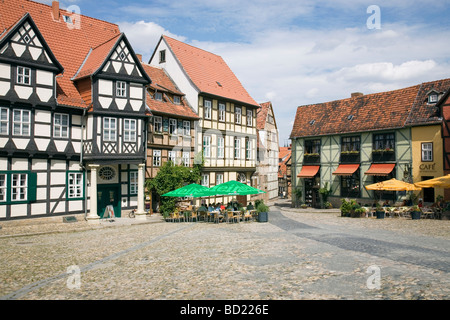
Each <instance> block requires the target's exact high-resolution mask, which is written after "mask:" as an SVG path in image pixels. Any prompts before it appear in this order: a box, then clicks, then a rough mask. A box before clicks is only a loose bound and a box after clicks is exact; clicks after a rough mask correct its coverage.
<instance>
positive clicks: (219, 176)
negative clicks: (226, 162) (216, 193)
mask: <svg viewBox="0 0 450 320" xmlns="http://www.w3.org/2000/svg"><path fill="white" fill-rule="evenodd" d="M222 183H223V173H216V186H217V185H219V184H222Z"/></svg>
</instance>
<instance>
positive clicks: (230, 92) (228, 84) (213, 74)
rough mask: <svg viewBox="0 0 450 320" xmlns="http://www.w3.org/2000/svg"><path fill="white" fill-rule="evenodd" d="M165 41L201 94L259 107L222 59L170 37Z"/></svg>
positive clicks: (166, 37)
mask: <svg viewBox="0 0 450 320" xmlns="http://www.w3.org/2000/svg"><path fill="white" fill-rule="evenodd" d="M163 39H164V40H165V41H166V43H167V44H168V46H169V47H170V49H171V50H172V52H173V53H174V54H175V56H176V57H177V59H178V61H179V62H180V64H181V66H182V67H183V69H184V71H185V72H186V74H187V75H188V76H189V78H190V79H191V80H192V82H193V83H194V84H195V86H196V87H197V88H198V89H199V90H200V92H203V93H209V94H212V95H216V96H219V97H224V98H227V99H231V100H236V101H238V102H241V103H245V104H249V105H253V106H258V103H257V102H256V101H255V100H253V98H252V97H251V96H250V95H249V94H248V92H247V91H246V90H245V89H244V87H243V86H242V84H241V82H240V81H239V80H238V78H237V77H236V75H235V74H234V73H233V71H231V69H230V68H229V67H228V65H227V64H226V63H225V61H224V60H223V59H222V57H220V56H218V55H215V54H213V53H210V52H208V51H205V50H202V49H199V48H196V47H193V46H191V45H188V44H185V43H183V42H181V41H178V40H175V39H172V38H170V37H168V36H163Z"/></svg>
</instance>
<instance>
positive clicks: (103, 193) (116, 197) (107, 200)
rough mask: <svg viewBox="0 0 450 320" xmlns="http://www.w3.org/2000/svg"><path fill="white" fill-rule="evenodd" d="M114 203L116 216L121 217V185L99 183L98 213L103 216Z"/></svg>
mask: <svg viewBox="0 0 450 320" xmlns="http://www.w3.org/2000/svg"><path fill="white" fill-rule="evenodd" d="M109 205H112V206H113V208H114V216H115V217H117V218H119V217H120V215H121V212H120V185H115V184H99V185H97V214H98V215H99V216H100V218H103V214H104V213H105V209H106V207H107V206H109Z"/></svg>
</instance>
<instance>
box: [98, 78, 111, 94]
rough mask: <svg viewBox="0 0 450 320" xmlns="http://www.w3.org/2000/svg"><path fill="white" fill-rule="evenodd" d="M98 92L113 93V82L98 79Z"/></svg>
mask: <svg viewBox="0 0 450 320" xmlns="http://www.w3.org/2000/svg"><path fill="white" fill-rule="evenodd" d="M98 93H99V94H104V95H108V96H112V95H113V82H112V81H109V80H102V79H100V80H98Z"/></svg>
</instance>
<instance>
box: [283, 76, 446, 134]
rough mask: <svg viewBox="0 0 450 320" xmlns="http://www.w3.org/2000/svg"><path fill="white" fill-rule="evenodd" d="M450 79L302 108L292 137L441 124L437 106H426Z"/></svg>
mask: <svg viewBox="0 0 450 320" xmlns="http://www.w3.org/2000/svg"><path fill="white" fill-rule="evenodd" d="M449 88H450V79H443V80H436V81H431V82H426V83H422V84H419V85H415V86H411V87H408V88H403V89H398V90H393V91H387V92H381V93H373V94H367V95H363V96H356V97H352V98H348V99H342V100H336V101H330V102H325V103H318V104H312V105H305V106H300V107H298V108H297V113H296V116H295V121H294V125H293V128H292V132H291V135H290V137H291V138H296V137H312V136H322V135H333V134H343V133H354V132H367V131H376V130H386V129H398V128H404V127H406V126H412V125H423V124H430V123H439V122H440V121H441V120H440V118H439V112H438V110H437V109H436V105H434V104H433V105H430V104H428V103H427V97H428V93H429V92H430V91H431V90H436V91H438V92H439V93H443V92H445V91H447V90H448V89H449Z"/></svg>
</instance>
